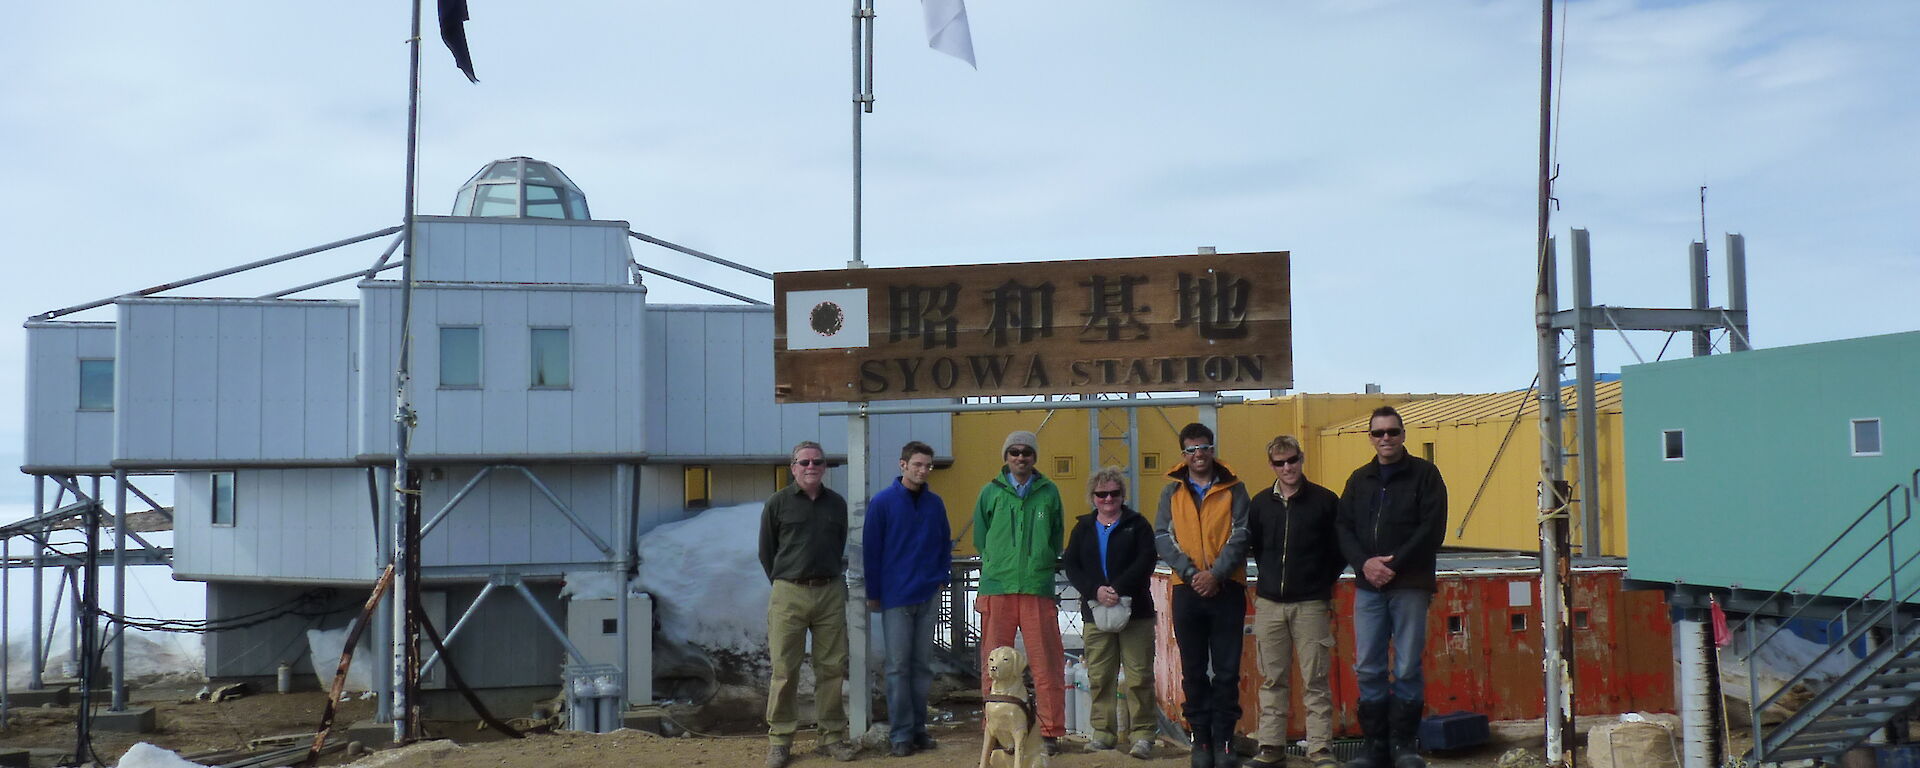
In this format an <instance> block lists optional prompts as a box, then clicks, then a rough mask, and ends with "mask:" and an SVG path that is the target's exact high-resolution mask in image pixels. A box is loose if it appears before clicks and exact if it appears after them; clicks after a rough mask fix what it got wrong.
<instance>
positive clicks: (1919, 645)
mask: <svg viewBox="0 0 1920 768" xmlns="http://www.w3.org/2000/svg"><path fill="white" fill-rule="evenodd" d="M1916 499H1920V470H1915V471H1914V472H1913V474H1912V475H1910V476H1909V477H1908V482H1907V483H1906V484H1904V485H1895V486H1893V487H1892V488H1889V489H1888V490H1887V491H1886V493H1883V494H1881V495H1880V498H1879V499H1877V500H1875V501H1874V503H1873V504H1872V505H1870V506H1868V507H1867V509H1866V511H1865V512H1862V513H1861V514H1860V516H1859V517H1857V518H1855V519H1854V521H1853V522H1852V524H1850V525H1848V526H1847V528H1846V530H1844V531H1842V532H1841V533H1840V535H1839V536H1836V537H1834V539H1833V541H1832V542H1830V543H1828V544H1827V546H1826V548H1825V549H1823V550H1821V551H1820V554H1818V555H1816V556H1815V557H1814V558H1813V559H1812V560H1810V561H1808V563H1807V564H1806V566H1804V567H1802V568H1801V569H1800V572H1799V573H1797V574H1795V575H1794V577H1793V578H1792V579H1789V580H1788V581H1787V583H1786V584H1785V585H1784V586H1782V587H1781V588H1780V589H1779V590H1777V591H1775V592H1774V593H1773V594H1772V595H1770V596H1768V598H1767V599H1766V600H1764V601H1762V602H1761V605H1762V606H1770V605H1782V606H1790V607H1792V608H1793V610H1792V611H1791V612H1789V613H1787V614H1786V616H1785V617H1784V619H1783V620H1782V621H1781V622H1780V623H1779V624H1778V625H1777V626H1775V627H1773V628H1771V629H1765V628H1762V627H1761V626H1760V625H1758V624H1757V622H1758V621H1759V620H1761V619H1762V618H1765V616H1763V615H1762V613H1760V612H1755V613H1754V614H1752V615H1751V616H1749V617H1748V618H1747V620H1746V621H1745V622H1744V623H1743V629H1745V630H1746V632H1745V636H1746V637H1747V638H1748V642H1747V644H1746V645H1747V647H1746V648H1744V649H1742V653H1741V655H1740V656H1738V657H1736V658H1738V659H1741V660H1744V661H1746V663H1747V680H1748V686H1749V691H1748V693H1749V695H1748V698H1747V701H1748V702H1749V707H1750V714H1751V715H1752V722H1753V749H1752V750H1751V751H1750V752H1748V753H1747V755H1746V759H1747V760H1748V761H1750V762H1765V763H1774V762H1780V761H1785V760H1798V759H1805V758H1824V759H1828V760H1837V759H1838V757H1839V756H1840V755H1841V754H1843V753H1845V752H1846V751H1847V750H1848V749H1851V748H1853V747H1854V746H1855V745H1857V744H1859V743H1860V742H1862V741H1865V740H1866V739H1867V737H1869V736H1871V735H1873V733H1874V732H1875V731H1878V730H1881V729H1883V728H1886V727H1887V726H1888V725H1889V724H1891V723H1893V722H1894V721H1895V718H1897V717H1900V716H1902V715H1904V714H1906V713H1908V712H1909V711H1911V710H1913V709H1914V708H1915V705H1916V704H1920V605H1916V604H1915V603H1916V602H1920V566H1916V561H1917V560H1920V549H1915V551H1914V553H1913V554H1910V555H1908V556H1906V557H1905V558H1904V559H1901V558H1900V556H1899V553H1898V551H1897V550H1896V548H1895V546H1894V539H1895V533H1896V532H1897V531H1899V530H1900V529H1901V528H1902V527H1904V526H1905V525H1906V524H1907V523H1908V522H1909V521H1910V520H1911V519H1912V513H1913V503H1914V501H1915V500H1916ZM1876 519H1877V520H1878V521H1879V522H1881V523H1882V524H1883V526H1884V530H1883V531H1882V532H1881V533H1880V535H1879V536H1878V537H1876V538H1874V539H1873V540H1872V541H1871V542H1869V543H1868V544H1867V545H1866V546H1865V547H1864V548H1862V549H1861V550H1860V551H1859V553H1858V554H1857V555H1855V556H1854V557H1853V559H1852V560H1851V561H1850V562H1848V563H1847V564H1846V565H1845V566H1844V567H1842V568H1840V571H1839V572H1838V573H1837V574H1835V575H1834V576H1833V577H1832V578H1831V579H1830V580H1828V581H1827V583H1826V584H1825V585H1824V586H1821V587H1819V588H1816V589H1811V590H1808V589H1805V588H1803V587H1798V586H1796V585H1797V584H1798V583H1799V581H1800V579H1801V578H1803V577H1805V576H1806V575H1807V574H1808V572H1810V571H1813V570H1815V569H1816V568H1817V567H1820V566H1822V565H1823V563H1824V564H1825V566H1826V567H1828V568H1831V567H1834V566H1835V565H1837V564H1838V562H1839V557H1844V556H1845V555H1844V554H1843V553H1841V552H1840V551H1839V548H1840V545H1841V543H1842V542H1843V541H1846V540H1848V539H1849V537H1850V536H1854V535H1855V534H1856V533H1858V535H1860V536H1865V535H1867V534H1870V533H1872V532H1873V531H1872V529H1873V528H1874V527H1875V526H1874V525H1873V524H1872V523H1870V522H1869V521H1873V520H1876ZM1908 546H1909V547H1910V548H1912V546H1913V545H1911V544H1909V545H1908ZM1876 553H1884V555H1885V569H1886V575H1885V576H1884V577H1882V578H1881V579H1880V580H1879V582H1878V583H1876V584H1874V585H1873V586H1871V587H1869V588H1868V589H1867V590H1866V592H1865V594H1862V595H1860V596H1859V597H1857V598H1854V599H1853V600H1852V601H1851V602H1849V603H1847V604H1846V605H1845V606H1844V607H1842V608H1840V609H1839V610H1838V614H1839V615H1840V616H1842V617H1844V618H1845V619H1846V626H1847V631H1846V632H1844V633H1839V634H1837V635H1835V636H1830V637H1829V638H1828V643H1827V647H1826V648H1825V650H1823V651H1822V652H1821V653H1820V654H1819V655H1818V656H1816V657H1815V658H1814V659H1813V660H1812V661H1810V662H1808V663H1807V664H1806V665H1804V666H1803V667H1801V668H1800V669H1799V670H1797V671H1796V672H1795V673H1794V674H1793V675H1792V676H1790V677H1789V678H1788V679H1787V680H1786V681H1785V682H1784V683H1783V684H1782V685H1781V686H1780V688H1779V690H1776V691H1773V692H1772V693H1771V694H1770V695H1767V696H1765V697H1764V698H1763V697H1761V695H1760V690H1759V678H1760V675H1759V672H1760V670H1759V668H1758V665H1759V661H1758V658H1759V656H1760V652H1761V651H1762V650H1764V649H1766V648H1767V647H1768V646H1769V645H1770V644H1771V643H1773V642H1775V641H1778V640H1782V639H1783V638H1782V637H1781V636H1782V635H1783V634H1785V632H1784V630H1785V628H1786V626H1787V623H1788V622H1791V621H1793V620H1794V619H1798V618H1802V617H1803V615H1806V614H1807V612H1808V609H1810V608H1812V607H1813V606H1815V605H1817V604H1819V603H1820V600H1819V598H1832V597H1835V596H1836V593H1835V588H1836V585H1838V584H1839V583H1840V582H1841V581H1842V580H1843V579H1846V578H1847V577H1848V576H1849V575H1854V576H1855V577H1856V578H1862V577H1871V575H1872V574H1873V573H1875V572H1878V571H1877V569H1878V568H1879V567H1880V566H1879V565H1878V563H1879V562H1880V559H1879V558H1877V557H1872V556H1873V555H1875V554H1876ZM1828 558H1832V559H1831V560H1829V559H1828ZM1869 559H1872V560H1873V561H1874V562H1875V563H1876V564H1875V565H1872V566H1867V565H1865V564H1866V563H1867V562H1868V560H1869ZM1875 629H1881V630H1884V634H1883V635H1882V636H1881V638H1879V639H1880V642H1879V643H1878V645H1877V646H1875V647H1874V648H1873V649H1872V650H1871V651H1869V652H1867V653H1866V655H1865V656H1864V657H1862V658H1859V659H1853V654H1852V653H1851V652H1850V651H1849V650H1848V649H1849V648H1852V647H1854V646H1855V645H1856V644H1857V643H1861V642H1863V641H1864V640H1866V639H1867V638H1868V636H1869V633H1870V632H1872V631H1873V630H1875ZM1833 658H1843V659H1850V660H1852V664H1851V665H1850V666H1849V667H1848V668H1847V669H1846V670H1845V671H1844V672H1842V673H1840V674H1838V675H1835V676H1834V677H1833V678H1832V679H1831V680H1829V681H1827V682H1826V684H1825V685H1824V686H1822V687H1821V688H1820V689H1819V691H1818V692H1817V693H1816V694H1815V695H1814V696H1813V698H1812V699H1810V700H1809V701H1807V703H1806V704H1805V705H1803V706H1801V708H1800V709H1799V710H1798V711H1796V712H1794V713H1793V714H1792V715H1791V716H1789V717H1788V718H1787V719H1786V720H1785V721H1783V722H1781V723H1779V724H1777V725H1773V726H1771V727H1769V726H1766V725H1764V724H1762V722H1761V720H1762V718H1761V713H1762V712H1763V711H1764V710H1766V709H1767V708H1768V707H1770V706H1773V705H1774V704H1776V703H1778V702H1779V701H1780V700H1781V699H1782V698H1784V697H1785V696H1787V695H1788V694H1789V692H1790V691H1792V689H1793V688H1794V687H1795V685H1797V684H1801V683H1809V684H1811V681H1812V678H1813V676H1815V675H1816V674H1817V672H1816V670H1818V669H1819V668H1820V667H1822V666H1823V665H1825V664H1827V662H1828V660H1829V659H1833Z"/></svg>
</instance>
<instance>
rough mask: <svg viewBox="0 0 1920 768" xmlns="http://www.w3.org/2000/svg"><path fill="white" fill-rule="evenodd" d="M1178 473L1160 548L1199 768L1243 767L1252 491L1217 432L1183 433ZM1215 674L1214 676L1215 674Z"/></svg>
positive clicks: (1169, 489) (1163, 495) (1163, 509)
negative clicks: (1239, 734)
mask: <svg viewBox="0 0 1920 768" xmlns="http://www.w3.org/2000/svg"><path fill="white" fill-rule="evenodd" d="M1180 453H1181V455H1182V456H1183V458H1184V461H1182V462H1181V464H1180V466H1179V467H1176V468H1174V470H1173V471H1171V472H1168V473H1167V477H1168V479H1169V480H1171V482H1169V483H1167V485H1166V487H1165V488H1163V489H1161V491H1160V506H1159V510H1158V513H1157V514H1156V515H1155V516H1154V521H1153V533H1154V537H1153V543H1154V548H1155V549H1156V550H1158V552H1159V554H1160V559H1161V560H1164V561H1166V563H1167V566H1168V567H1169V568H1172V569H1173V636H1174V642H1175V644H1176V645H1178V646H1179V648H1180V676H1181V680H1180V687H1181V692H1182V693H1183V694H1185V701H1184V702H1182V704H1181V715H1182V716H1184V717H1185V718H1186V720H1187V727H1188V729H1190V730H1191V731H1192V736H1193V753H1192V755H1191V757H1190V758H1189V760H1190V761H1191V762H1190V764H1191V765H1192V767H1193V768H1239V765H1240V757H1239V755H1238V754H1237V753H1235V752H1234V738H1235V734H1234V731H1235V730H1236V726H1237V724H1238V723H1239V722H1240V646H1241V638H1242V637H1243V633H1244V632H1245V626H1246V616H1247V588H1246V577H1247V576H1246V560H1247V489H1246V487H1245V486H1243V485H1241V484H1240V478H1238V477H1235V476H1234V474H1233V471H1232V470H1230V469H1228V468H1227V466H1226V465H1225V464H1221V463H1220V462H1219V461H1217V460H1216V459H1215V458H1214V447H1213V430H1211V429H1208V428H1207V426H1206V425H1204V424H1188V425H1187V426H1186V427H1184V428H1182V429H1181V430H1180ZM1209 668H1211V672H1212V674H1211V675H1209V674H1208V672H1209Z"/></svg>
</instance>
